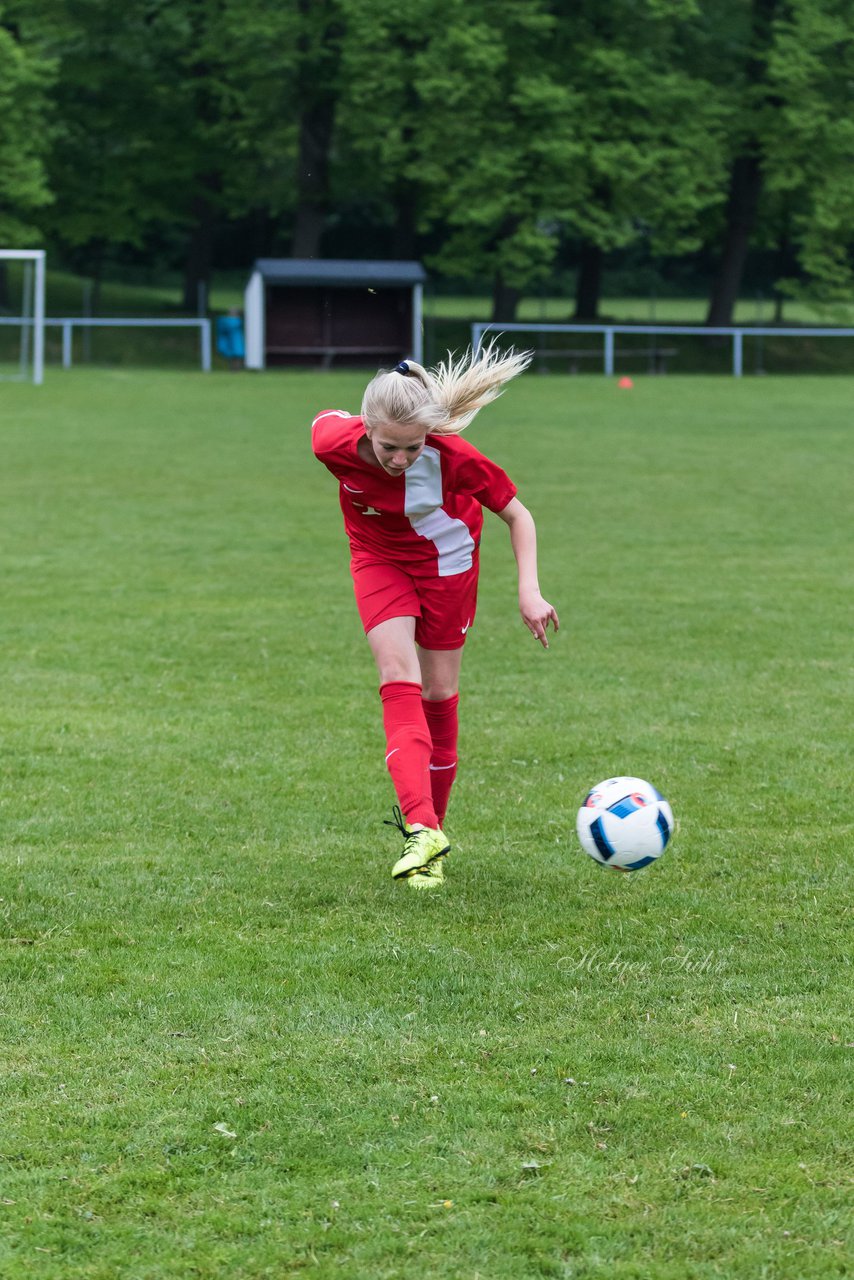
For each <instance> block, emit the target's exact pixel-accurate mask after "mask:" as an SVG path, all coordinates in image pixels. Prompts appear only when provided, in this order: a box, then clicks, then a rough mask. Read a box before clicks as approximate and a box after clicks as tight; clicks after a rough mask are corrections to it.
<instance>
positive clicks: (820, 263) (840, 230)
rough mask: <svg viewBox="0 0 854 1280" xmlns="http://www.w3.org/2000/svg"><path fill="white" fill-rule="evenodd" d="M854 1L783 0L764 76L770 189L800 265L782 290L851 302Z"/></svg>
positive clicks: (853, 279)
mask: <svg viewBox="0 0 854 1280" xmlns="http://www.w3.org/2000/svg"><path fill="white" fill-rule="evenodd" d="M852 18H854V6H852V4H851V2H850V0H790V2H789V3H786V4H784V5H783V7H782V10H781V12H780V14H779V16H778V18H777V22H776V24H775V39H774V44H773V47H772V49H771V52H770V55H769V59H768V72H767V74H768V83H769V89H770V92H771V93H772V94H773V97H774V99H775V101H776V103H777V109H776V111H775V113H774V115H773V117H772V118H771V120H770V121H769V124H768V130H767V140H766V168H767V183H768V188H769V194H770V195H771V196H772V197H773V198H774V199H776V201H777V202H778V203H779V204H782V206H783V207H784V209H785V210H786V213H787V215H788V216H787V223H788V235H789V237H790V239H791V242H792V246H793V249H794V252H795V253H796V255H797V258H798V260H799V264H800V267H801V271H802V278H801V280H800V281H797V280H793V279H789V280H784V281H783V282H782V288H783V290H784V291H785V292H787V293H788V294H789V295H794V296H800V297H806V298H810V299H812V300H815V301H819V302H823V303H836V302H850V299H851V294H852V290H854V264H852V259H851V248H852V244H854V169H853V168H852V165H854V110H852V94H851V86H852V84H854V26H853V25H852Z"/></svg>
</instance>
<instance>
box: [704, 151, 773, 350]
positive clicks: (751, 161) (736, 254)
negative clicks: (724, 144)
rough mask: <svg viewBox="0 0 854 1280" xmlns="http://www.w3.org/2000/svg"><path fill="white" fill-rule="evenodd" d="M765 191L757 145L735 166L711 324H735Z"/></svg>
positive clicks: (714, 288) (711, 309) (710, 314)
mask: <svg viewBox="0 0 854 1280" xmlns="http://www.w3.org/2000/svg"><path fill="white" fill-rule="evenodd" d="M761 191H762V168H761V165H760V160H759V155H758V154H757V152H756V150H755V149H754V150H752V151H751V152H750V153H748V154H744V155H740V156H737V157H736V160H735V162H734V164H733V167H732V174H731V175H730V187H729V199H728V201H727V213H726V224H727V225H726V235H725V237H724V244H723V249H722V251H721V257H720V261H719V263H718V269H717V272H716V274H715V279H714V282H713V284H712V294H711V298H710V299H709V311H708V314H707V316H706V324H707V325H710V326H715V325H730V324H732V321H733V313H734V311H735V304H736V302H737V301H738V295H739V291H740V289H741V280H742V276H743V275H744V266H745V263H746V262H747V254H748V251H749V249H750V238H751V235H752V234H753V228H754V225H755V223H756V211H757V208H758V206H759V195H760V192H761Z"/></svg>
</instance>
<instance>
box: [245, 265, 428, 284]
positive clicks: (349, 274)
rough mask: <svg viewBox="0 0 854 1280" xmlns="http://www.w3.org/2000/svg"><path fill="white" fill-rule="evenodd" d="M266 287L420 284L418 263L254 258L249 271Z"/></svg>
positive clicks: (422, 277) (422, 279) (423, 277)
mask: <svg viewBox="0 0 854 1280" xmlns="http://www.w3.org/2000/svg"><path fill="white" fill-rule="evenodd" d="M253 271H257V272H258V273H259V274H260V275H261V277H262V279H263V280H264V282H265V283H266V284H291V285H318V284H329V285H338V286H339V287H342V286H343V287H346V286H348V285H350V286H352V287H353V288H360V287H365V286H367V287H368V288H376V287H377V286H383V285H413V284H423V283H424V282H425V280H426V279H427V273H426V272H425V270H424V268H423V267H422V265H421V263H420V262H385V261H381V262H371V261H365V262H363V261H360V260H354V259H350V258H258V259H257V260H256V262H255V265H254V267H253Z"/></svg>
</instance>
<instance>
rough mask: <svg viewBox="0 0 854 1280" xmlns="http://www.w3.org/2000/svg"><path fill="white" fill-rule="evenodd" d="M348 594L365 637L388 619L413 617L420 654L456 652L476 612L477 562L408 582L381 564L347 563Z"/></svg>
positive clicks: (392, 567) (402, 574) (397, 571)
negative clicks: (350, 588) (424, 651)
mask: <svg viewBox="0 0 854 1280" xmlns="http://www.w3.org/2000/svg"><path fill="white" fill-rule="evenodd" d="M350 572H351V573H352V575H353V590H354V591H355V593H356V604H357V606H358V609H359V617H360V618H361V619H362V626H363V627H364V628H365V632H368V631H370V630H372V628H373V627H376V626H378V625H379V623H381V622H388V620H389V618H414V619H415V642H416V644H420V645H421V647H422V649H461V648H462V647H463V645H464V644H465V642H466V636H467V634H468V630H469V627H470V626H471V625H472V623H473V622H474V615H475V610H476V608H477V575H478V564H477V561H475V563H474V564H473V565H472V567H471V569H468V570H467V571H466V572H465V573H455V574H454V575H453V576H452V577H450V578H413V577H412V576H411V575H410V574H408V573H406V572H405V571H404V570H403V569H399V568H397V566H396V565H392V564H386V563H384V562H383V561H382V560H352V561H351V562H350Z"/></svg>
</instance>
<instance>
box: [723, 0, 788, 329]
mask: <svg viewBox="0 0 854 1280" xmlns="http://www.w3.org/2000/svg"><path fill="white" fill-rule="evenodd" d="M778 3H779V0H751V3H750V9H749V28H748V30H747V32H746V33H745V36H744V37H743V43H742V46H741V48H742V52H741V66H740V67H737V68H734V73H735V74H734V76H733V82H734V84H735V85H736V98H735V103H734V110H732V111H731V115H730V121H731V123H730V138H731V144H732V158H731V161H730V169H729V184H728V193H727V203H726V212H725V220H724V235H723V242H722V246H721V251H720V256H719V260H718V266H717V270H716V273H715V278H714V282H713V285H712V293H711V298H710V300H709V309H708V312H707V315H706V323H707V324H708V325H711V326H719V325H728V324H732V318H733V311H734V308H735V304H736V302H737V300H738V294H739V289H740V287H741V280H742V276H743V273H744V266H745V263H746V261H747V254H748V250H749V248H750V243H751V238H752V236H753V232H754V229H755V226H756V220H757V216H758V212H759V199H760V195H761V193H762V187H763V182H764V180H765V164H764V155H763V151H764V147H763V134H764V131H765V127H766V122H767V119H768V117H769V114H770V113H771V112H773V111H774V109H775V106H776V104H775V102H774V99H773V95H772V93H771V90H770V86H769V83H768V77H767V65H768V57H769V53H770V49H771V44H772V39H773V30H774V25H773V24H774V14H775V11H776V9H777V5H778Z"/></svg>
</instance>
